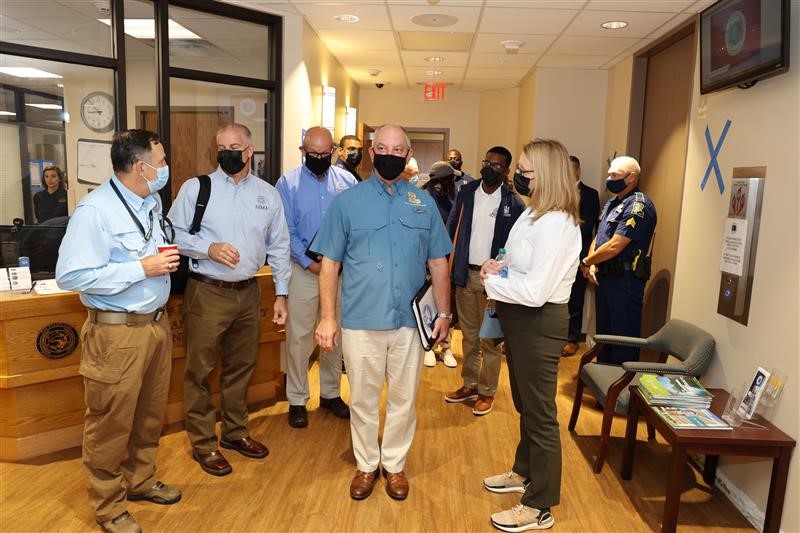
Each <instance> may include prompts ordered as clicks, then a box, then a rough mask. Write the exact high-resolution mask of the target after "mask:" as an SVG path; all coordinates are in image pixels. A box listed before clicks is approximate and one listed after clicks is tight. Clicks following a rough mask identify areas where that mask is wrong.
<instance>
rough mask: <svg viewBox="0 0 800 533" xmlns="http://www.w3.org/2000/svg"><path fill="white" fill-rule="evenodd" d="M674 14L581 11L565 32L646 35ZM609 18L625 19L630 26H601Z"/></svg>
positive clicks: (623, 35)
mask: <svg viewBox="0 0 800 533" xmlns="http://www.w3.org/2000/svg"><path fill="white" fill-rule="evenodd" d="M672 16H673V15H672V14H671V13H638V12H633V11H629V12H626V13H621V12H619V11H581V13H580V14H579V15H578V16H577V17H575V20H573V21H572V24H570V25H569V27H568V28H567V30H566V31H565V32H564V34H565V35H582V36H587V37H588V36H596V37H645V36H647V35H648V34H649V33H650V32H652V31H653V30H655V29H656V28H658V27H659V26H661V25H662V24H664V23H665V22H666V21H668V20H669V19H670V18H672ZM609 20H624V21H625V22H627V23H628V26H626V27H624V28H620V29H618V30H607V29H605V28H603V27H602V26H600V25H601V24H602V23H604V22H608V21H609Z"/></svg>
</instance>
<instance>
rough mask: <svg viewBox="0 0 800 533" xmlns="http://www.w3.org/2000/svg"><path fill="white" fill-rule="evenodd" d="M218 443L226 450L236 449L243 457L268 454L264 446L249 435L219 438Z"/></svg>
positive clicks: (259, 456)
mask: <svg viewBox="0 0 800 533" xmlns="http://www.w3.org/2000/svg"><path fill="white" fill-rule="evenodd" d="M219 445H220V446H222V447H223V448H227V449H228V450H236V451H237V452H239V453H240V454H242V455H244V456H245V457H251V458H253V459H261V458H262V457H266V456H267V455H269V450H268V449H267V447H266V446H264V445H263V444H261V443H260V442H258V441H257V440H255V439H251V438H250V437H242V438H241V439H239V440H220V441H219Z"/></svg>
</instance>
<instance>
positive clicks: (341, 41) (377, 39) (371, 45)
mask: <svg viewBox="0 0 800 533" xmlns="http://www.w3.org/2000/svg"><path fill="white" fill-rule="evenodd" d="M317 34H318V35H319V37H320V39H322V41H323V42H324V43H325V46H327V47H328V49H329V50H331V51H335V50H337V49H339V48H356V49H358V48H361V49H365V50H394V49H395V44H394V34H392V32H390V31H370V30H350V31H348V30H319V31H317Z"/></svg>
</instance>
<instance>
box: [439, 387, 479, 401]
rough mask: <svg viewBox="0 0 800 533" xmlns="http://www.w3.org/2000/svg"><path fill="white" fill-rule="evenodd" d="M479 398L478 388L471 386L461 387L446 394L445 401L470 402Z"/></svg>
mask: <svg viewBox="0 0 800 533" xmlns="http://www.w3.org/2000/svg"><path fill="white" fill-rule="evenodd" d="M477 399H478V389H470V388H469V387H461V388H460V389H458V390H454V391H453V392H448V393H447V394H445V395H444V401H446V402H447V403H461V402H469V401H472V400H477Z"/></svg>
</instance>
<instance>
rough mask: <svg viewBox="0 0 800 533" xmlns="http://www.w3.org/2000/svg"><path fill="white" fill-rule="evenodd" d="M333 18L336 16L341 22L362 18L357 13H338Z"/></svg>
mask: <svg viewBox="0 0 800 533" xmlns="http://www.w3.org/2000/svg"><path fill="white" fill-rule="evenodd" d="M333 18H335V19H336V20H338V21H339V22H358V21H359V20H361V19H360V18H358V17H357V16H356V15H336V16H335V17H333Z"/></svg>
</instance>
